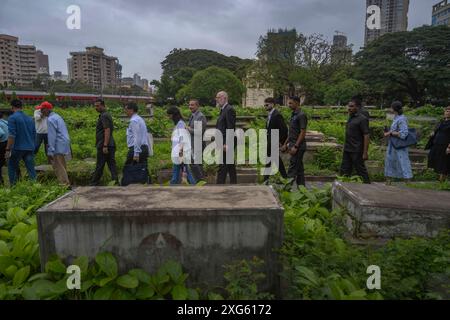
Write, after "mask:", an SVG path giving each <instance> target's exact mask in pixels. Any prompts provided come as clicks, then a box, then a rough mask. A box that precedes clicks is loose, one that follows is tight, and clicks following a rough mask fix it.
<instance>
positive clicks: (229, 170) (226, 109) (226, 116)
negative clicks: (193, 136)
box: [216, 91, 237, 184]
mask: <svg viewBox="0 0 450 320" xmlns="http://www.w3.org/2000/svg"><path fill="white" fill-rule="evenodd" d="M216 103H217V106H218V107H219V108H220V115H219V118H218V119H217V124H216V129H217V130H219V131H220V132H221V133H222V138H223V163H222V164H220V165H219V171H218V173H217V184H225V181H226V179H227V174H229V175H230V183H231V184H237V174H236V165H235V163H234V147H232V146H230V145H229V143H230V142H229V141H227V139H226V138H227V130H233V132H235V130H236V111H235V110H234V108H233V106H231V105H230V104H229V103H228V94H227V93H226V92H225V91H220V92H219V93H218V94H217V95H216ZM233 139H234V133H233ZM227 153H231V154H232V156H233V162H232V163H227Z"/></svg>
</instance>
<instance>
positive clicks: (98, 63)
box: [67, 47, 122, 90]
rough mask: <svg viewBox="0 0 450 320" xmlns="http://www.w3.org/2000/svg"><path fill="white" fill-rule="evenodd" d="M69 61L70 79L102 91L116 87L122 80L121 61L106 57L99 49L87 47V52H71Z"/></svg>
mask: <svg viewBox="0 0 450 320" xmlns="http://www.w3.org/2000/svg"><path fill="white" fill-rule="evenodd" d="M70 55H71V58H69V59H68V60H67V67H68V70H69V79H70V80H78V81H82V82H84V83H87V84H89V85H91V86H92V87H93V88H94V89H97V90H101V89H104V88H107V87H116V86H118V85H119V83H120V79H121V78H122V66H121V65H120V64H119V59H117V58H116V57H110V56H107V55H105V53H104V50H103V49H102V48H98V47H87V48H86V51H82V52H71V53H70Z"/></svg>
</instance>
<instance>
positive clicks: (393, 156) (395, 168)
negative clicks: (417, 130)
mask: <svg viewBox="0 0 450 320" xmlns="http://www.w3.org/2000/svg"><path fill="white" fill-rule="evenodd" d="M391 110H392V112H394V114H395V117H394V121H393V123H392V125H391V129H390V130H389V131H388V132H385V134H384V136H385V137H398V138H400V139H406V137H407V136H408V120H407V119H406V117H405V116H404V115H403V106H402V103H401V102H399V101H395V102H393V103H392V105H391ZM384 175H385V176H386V178H387V181H388V183H390V182H391V179H392V178H397V179H404V180H410V179H412V177H413V174H412V169H411V162H410V160H409V151H408V148H402V149H395V148H394V146H393V145H392V142H391V141H390V140H389V145H388V148H387V151H386V159H385V164H384Z"/></svg>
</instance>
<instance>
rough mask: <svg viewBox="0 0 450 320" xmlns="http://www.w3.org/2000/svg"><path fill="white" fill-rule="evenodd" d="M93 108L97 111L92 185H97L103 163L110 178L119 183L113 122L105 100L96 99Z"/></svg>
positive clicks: (101, 173)
mask: <svg viewBox="0 0 450 320" xmlns="http://www.w3.org/2000/svg"><path fill="white" fill-rule="evenodd" d="M95 110H97V112H98V113H99V116H98V121H97V127H96V134H95V145H96V148H97V164H96V168H95V172H94V174H93V176H92V183H91V185H92V186H98V185H99V184H100V179H101V178H102V175H103V169H104V168H105V164H108V168H109V171H110V172H111V178H112V180H113V181H115V182H116V184H117V185H118V184H119V179H118V176H117V167H116V159H115V153H116V145H115V143H114V138H113V130H114V124H113V120H112V117H111V115H110V114H109V113H108V112H107V111H106V106H105V102H104V101H103V100H101V99H98V100H97V101H96V102H95Z"/></svg>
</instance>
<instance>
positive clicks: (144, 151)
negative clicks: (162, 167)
mask: <svg viewBox="0 0 450 320" xmlns="http://www.w3.org/2000/svg"><path fill="white" fill-rule="evenodd" d="M148 154H149V153H148V146H141V153H139V160H138V162H137V163H145V164H146V165H148ZM133 162H134V148H133V147H131V148H128V154H127V160H126V161H125V164H133Z"/></svg>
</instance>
